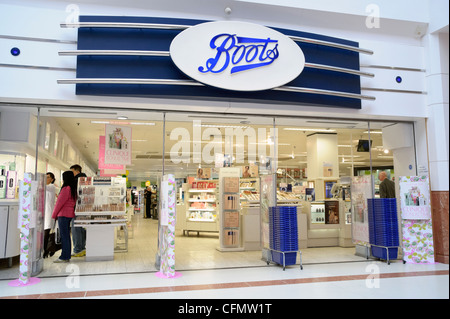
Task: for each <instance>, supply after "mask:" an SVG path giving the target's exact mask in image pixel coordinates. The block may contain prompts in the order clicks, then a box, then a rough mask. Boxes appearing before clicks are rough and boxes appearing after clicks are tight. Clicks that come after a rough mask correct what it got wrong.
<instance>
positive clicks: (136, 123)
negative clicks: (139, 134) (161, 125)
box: [130, 122, 156, 126]
mask: <svg viewBox="0 0 450 319" xmlns="http://www.w3.org/2000/svg"><path fill="white" fill-rule="evenodd" d="M130 124H131V125H150V126H153V125H156V123H150V122H146V123H142V122H130Z"/></svg>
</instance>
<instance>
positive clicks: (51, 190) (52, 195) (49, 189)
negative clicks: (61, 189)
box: [43, 172, 56, 258]
mask: <svg viewBox="0 0 450 319" xmlns="http://www.w3.org/2000/svg"><path fill="white" fill-rule="evenodd" d="M54 183H55V174H53V173H52V172H48V173H47V185H46V186H45V214H44V255H43V257H44V258H47V257H48V255H49V254H50V257H51V256H53V254H54V252H53V251H50V252H49V251H48V247H47V246H48V238H49V237H50V230H51V228H52V214H53V209H54V208H55V200H56V187H55V184H54Z"/></svg>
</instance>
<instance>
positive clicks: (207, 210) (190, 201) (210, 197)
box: [186, 181, 217, 230]
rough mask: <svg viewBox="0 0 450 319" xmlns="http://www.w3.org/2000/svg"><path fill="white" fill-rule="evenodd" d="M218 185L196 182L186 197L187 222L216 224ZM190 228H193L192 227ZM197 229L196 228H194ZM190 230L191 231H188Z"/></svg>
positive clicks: (211, 182)
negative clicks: (216, 192)
mask: <svg viewBox="0 0 450 319" xmlns="http://www.w3.org/2000/svg"><path fill="white" fill-rule="evenodd" d="M215 191H216V183H215V182H213V181H194V182H192V184H191V187H190V189H189V191H188V194H189V196H187V197H186V202H187V207H188V209H187V211H186V220H187V221H189V222H215V221H216V219H217V212H216V210H217V203H216V194H215ZM189 227H193V226H192V225H191V226H189ZM194 228H195V227H194ZM188 230H189V229H188Z"/></svg>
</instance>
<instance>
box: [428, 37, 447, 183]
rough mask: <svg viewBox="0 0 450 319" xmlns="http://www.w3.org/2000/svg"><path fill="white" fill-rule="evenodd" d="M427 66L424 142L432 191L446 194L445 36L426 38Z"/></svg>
mask: <svg viewBox="0 0 450 319" xmlns="http://www.w3.org/2000/svg"><path fill="white" fill-rule="evenodd" d="M425 40H426V41H427V42H428V43H427V44H428V50H427V52H428V56H427V58H428V61H427V62H428V63H427V91H428V96H427V100H428V101H427V109H428V110H427V111H428V116H429V117H428V119H427V138H428V155H429V169H430V186H431V190H432V191H448V190H449V176H448V175H449V157H448V153H449V141H448V139H449V136H448V135H449V130H448V122H449V119H448V117H449V104H448V85H449V81H448V73H449V62H448V34H442V33H437V34H430V35H428V38H427V39H425Z"/></svg>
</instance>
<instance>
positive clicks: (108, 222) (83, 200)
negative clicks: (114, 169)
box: [74, 177, 128, 261]
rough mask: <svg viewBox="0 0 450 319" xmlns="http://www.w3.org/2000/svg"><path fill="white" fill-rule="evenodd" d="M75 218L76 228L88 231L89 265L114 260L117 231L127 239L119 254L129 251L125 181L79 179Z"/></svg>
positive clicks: (120, 178) (92, 178)
mask: <svg viewBox="0 0 450 319" xmlns="http://www.w3.org/2000/svg"><path fill="white" fill-rule="evenodd" d="M111 208H112V209H111ZM75 215H76V218H75V221H74V226H75V227H83V228H85V229H86V261H100V260H102V261H104V260H113V259H114V248H115V237H116V233H115V231H116V228H117V227H120V229H121V230H123V232H124V237H125V245H124V246H125V247H124V248H123V249H121V250H120V251H127V250H128V227H127V222H128V220H127V208H126V179H125V178H122V177H80V178H79V179H78V199H77V206H76V210H75ZM89 217H90V218H89ZM117 217H119V218H117Z"/></svg>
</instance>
